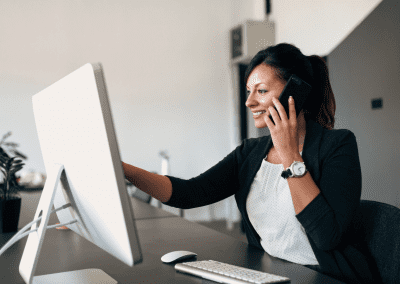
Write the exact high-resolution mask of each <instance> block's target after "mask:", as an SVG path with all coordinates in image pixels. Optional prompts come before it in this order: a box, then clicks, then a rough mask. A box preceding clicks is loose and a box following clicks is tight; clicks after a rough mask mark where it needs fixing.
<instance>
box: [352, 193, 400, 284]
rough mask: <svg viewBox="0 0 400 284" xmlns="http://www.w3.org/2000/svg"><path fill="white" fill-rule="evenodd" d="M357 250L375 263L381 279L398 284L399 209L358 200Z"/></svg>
mask: <svg viewBox="0 0 400 284" xmlns="http://www.w3.org/2000/svg"><path fill="white" fill-rule="evenodd" d="M353 224H354V229H355V230H356V232H357V233H356V234H355V236H363V238H362V239H361V240H358V241H356V244H355V246H357V248H358V249H360V251H364V252H366V253H367V254H368V255H370V256H371V257H372V258H373V260H374V261H375V263H376V266H377V268H378V271H379V274H380V276H381V279H382V282H383V283H385V284H391V283H393V284H394V283H400V282H399V281H400V209H399V208H397V207H395V206H392V205H390V204H386V203H381V202H377V201H371V200H361V201H360V210H359V211H358V213H357V214H356V216H355V219H354V222H353Z"/></svg>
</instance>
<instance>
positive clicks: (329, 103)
mask: <svg viewBox="0 0 400 284" xmlns="http://www.w3.org/2000/svg"><path fill="white" fill-rule="evenodd" d="M292 75H296V76H298V77H299V78H300V79H302V80H303V81H305V82H307V83H308V84H309V85H311V86H312V91H311V93H310V94H309V96H308V97H307V99H306V100H305V102H304V105H303V109H302V111H301V112H300V115H299V116H298V117H296V94H293V98H294V100H289V102H288V105H289V111H288V112H289V113H286V111H285V109H284V107H283V106H282V104H281V103H280V102H279V100H278V98H279V95H280V94H281V92H282V90H283V88H284V87H285V84H286V82H287V81H288V80H289V78H290V77H291V76H292ZM245 84H246V87H247V90H248V98H247V101H246V106H247V107H248V108H249V109H250V110H251V111H252V112H253V117H254V123H255V125H256V127H258V128H263V127H268V128H269V130H270V135H268V136H263V137H259V138H250V139H244V140H243V141H242V143H241V145H239V146H238V147H237V148H236V149H235V150H233V151H232V152H231V153H229V154H228V155H227V156H226V157H225V158H224V159H222V160H221V161H220V162H218V163H217V164H216V165H214V166H213V167H211V168H210V169H208V170H207V171H205V172H204V173H202V174H200V175H198V176H197V177H193V178H191V179H181V178H178V177H173V176H169V175H165V176H159V175H156V174H151V173H149V172H147V171H144V170H142V169H139V168H136V167H134V166H131V165H129V164H126V163H123V168H124V173H125V176H126V178H127V179H128V180H129V181H131V182H132V183H133V184H134V185H135V186H136V187H137V188H139V189H141V190H143V191H145V192H147V193H148V194H150V195H151V196H153V197H155V198H156V199H159V200H161V201H162V202H163V204H165V205H169V206H172V207H176V208H182V209H191V208H197V207H201V206H205V205H209V204H213V203H216V202H218V201H221V200H223V199H225V198H227V197H229V196H232V195H235V200H236V203H237V206H238V209H239V212H240V213H241V215H242V220H243V228H244V231H245V233H246V237H247V240H248V243H249V244H250V245H253V246H256V247H257V248H259V249H260V250H264V251H265V252H267V253H268V254H269V255H271V256H274V257H277V258H281V259H284V260H286V261H290V262H293V263H297V264H301V265H306V266H308V267H309V268H311V269H315V270H317V271H319V272H321V273H324V274H327V275H329V276H331V277H333V278H335V279H338V280H341V281H343V282H346V283H381V281H380V278H379V274H376V275H375V274H374V273H375V271H377V269H376V264H374V263H373V260H371V259H369V258H368V257H367V256H366V255H364V254H363V253H361V252H360V251H359V250H358V249H357V248H356V247H355V246H353V243H351V240H349V238H348V237H347V236H349V235H352V233H353V232H352V227H351V223H352V220H353V219H354V216H356V214H357V211H358V210H359V204H360V197H361V166H360V159H359V156H358V148H357V141H356V138H355V135H354V133H353V132H351V131H350V130H347V129H333V126H334V123H335V118H334V116H335V110H336V105H335V99H334V95H333V92H332V89H331V86H330V83H329V74H328V69H327V66H326V64H325V62H324V61H323V59H322V58H321V57H319V56H317V55H313V56H305V55H303V54H302V53H301V52H300V50H299V49H298V48H297V47H295V46H293V45H291V44H287V43H281V44H278V45H275V46H270V47H268V48H266V49H265V50H261V51H260V52H258V53H257V55H256V56H255V57H254V58H253V59H252V60H251V62H250V64H249V66H248V68H247V70H246V72H245ZM269 114H271V116H272V117H273V120H274V123H275V124H274V123H273V122H272V121H271V119H270V118H269V117H268V116H269ZM266 157H267V159H266ZM352 237H354V239H361V236H354V235H352Z"/></svg>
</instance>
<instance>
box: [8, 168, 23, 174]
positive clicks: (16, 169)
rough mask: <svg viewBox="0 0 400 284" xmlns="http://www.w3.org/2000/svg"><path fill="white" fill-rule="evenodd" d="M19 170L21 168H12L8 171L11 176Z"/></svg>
mask: <svg viewBox="0 0 400 284" xmlns="http://www.w3.org/2000/svg"><path fill="white" fill-rule="evenodd" d="M21 169H22V167H18V168H13V169H12V170H10V175H12V174H14V173H16V172H18V171H19V170H21Z"/></svg>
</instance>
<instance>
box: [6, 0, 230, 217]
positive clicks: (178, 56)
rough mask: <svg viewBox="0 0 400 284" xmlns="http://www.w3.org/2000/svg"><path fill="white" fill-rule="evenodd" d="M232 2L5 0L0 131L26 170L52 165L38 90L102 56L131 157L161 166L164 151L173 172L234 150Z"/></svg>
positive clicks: (187, 172) (185, 174) (123, 149)
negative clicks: (36, 110) (43, 147)
mask: <svg viewBox="0 0 400 284" xmlns="http://www.w3.org/2000/svg"><path fill="white" fill-rule="evenodd" d="M228 4H229V1H227V0H226V1H223V0H219V1H214V0H208V1H207V0H206V1H184V0H180V1H155V0H153V1H130V0H118V1H98V0H90V1H89V0H85V1H51V0H47V1H22V0H19V1H18V0H17V1H14V0H8V1H1V2H0V41H1V44H0V48H1V52H0V82H1V84H0V108H1V111H0V119H1V121H2V123H1V128H0V135H2V134H4V133H6V132H7V131H9V130H11V131H13V135H12V136H11V137H10V138H9V140H10V141H14V142H17V143H19V144H20V147H19V149H20V150H21V152H23V153H25V154H26V155H27V156H28V157H29V159H28V160H27V161H26V166H25V168H26V169H34V170H38V171H42V172H45V169H44V164H43V160H42V157H41V152H40V146H39V142H38V138H37V134H36V128H35V123H34V117H33V111H32V103H31V98H32V95H34V94H35V93H37V92H39V91H41V90H42V89H44V88H45V87H47V86H49V85H50V84H52V83H54V82H55V81H57V80H59V79H61V78H62V77H64V76H66V75H67V74H69V73H70V72H72V71H74V70H75V69H77V68H78V67H80V66H82V65H83V64H85V63H87V62H97V61H99V62H101V63H102V64H103V67H104V71H105V78H106V83H107V87H108V91H109V98H110V104H111V110H112V114H113V118H114V125H115V128H116V134H117V139H118V143H119V147H120V153H121V157H122V160H123V161H124V162H127V163H131V164H133V165H135V166H138V167H141V168H144V169H146V170H149V171H157V172H160V168H161V158H160V157H159V155H158V153H159V151H160V150H162V149H165V150H167V151H168V153H169V155H170V157H171V159H170V163H171V175H174V176H176V177H181V178H191V177H193V176H196V175H198V174H200V173H202V172H203V171H205V170H206V169H208V168H210V167H211V166H213V165H214V164H215V163H217V162H218V161H220V160H221V159H222V158H223V157H225V156H226V155H227V154H228V153H229V152H230V151H231V145H230V137H229V135H230V129H229V128H230V121H231V119H230V117H229V116H230V115H231V114H230V112H229V106H228V105H229V104H228V101H229V98H228V91H227V89H228V81H229V79H228V72H229V67H228V64H227V62H228V49H227V48H226V47H227V45H228V42H227V36H228V25H229V12H227V7H229V5H228ZM228 9H229V8H228ZM66 139H67V137H66ZM193 210H194V211H193V212H194V213H193V214H192V215H193V216H196V217H199V218H202V216H201V214H200V215H199V214H196V212H206V213H207V211H204V210H197V209H193ZM196 210H197V211H196ZM207 214H208V213H207ZM186 216H187V217H188V219H190V218H191V212H190V210H187V212H186ZM206 217H207V216H205V218H206Z"/></svg>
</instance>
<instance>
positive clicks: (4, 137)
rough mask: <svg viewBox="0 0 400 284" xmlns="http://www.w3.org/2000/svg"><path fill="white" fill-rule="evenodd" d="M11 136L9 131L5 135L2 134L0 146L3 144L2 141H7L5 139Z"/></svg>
mask: <svg viewBox="0 0 400 284" xmlns="http://www.w3.org/2000/svg"><path fill="white" fill-rule="evenodd" d="M11 134H12V132H11V131H9V132H7V133H6V134H4V136H3V138H2V139H1V141H0V145H1V144H2V143H3V142H4V140H6V139H7V137H9V136H11Z"/></svg>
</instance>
